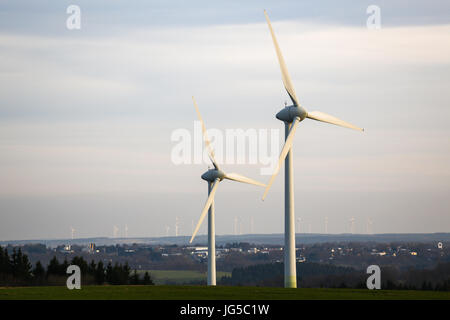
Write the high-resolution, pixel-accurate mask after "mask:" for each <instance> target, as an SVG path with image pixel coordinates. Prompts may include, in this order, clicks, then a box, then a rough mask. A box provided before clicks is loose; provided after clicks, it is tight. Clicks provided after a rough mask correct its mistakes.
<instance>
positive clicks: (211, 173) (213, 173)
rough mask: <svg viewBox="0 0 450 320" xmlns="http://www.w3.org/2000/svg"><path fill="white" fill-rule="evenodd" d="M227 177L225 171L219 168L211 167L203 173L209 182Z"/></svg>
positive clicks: (204, 178) (203, 177)
mask: <svg viewBox="0 0 450 320" xmlns="http://www.w3.org/2000/svg"><path fill="white" fill-rule="evenodd" d="M224 178H225V172H223V171H222V170H217V169H209V170H208V171H206V172H205V173H204V174H202V179H203V180H206V181H208V182H211V183H212V182H214V181H215V180H216V179H219V180H220V181H222V180H223V179H224Z"/></svg>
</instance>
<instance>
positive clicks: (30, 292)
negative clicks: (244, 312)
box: [0, 286, 450, 300]
mask: <svg viewBox="0 0 450 320" xmlns="http://www.w3.org/2000/svg"><path fill="white" fill-rule="evenodd" d="M4 299H27V300H28V299H45V300H59V299H63V300H72V299H87V300H105V299H115V300H126V299H133V300H142V299H150V300H215V299H224V300H258V299H260V300H299V299H314V300H316V299H319V300H335V299H343V300H373V299H376V300H379V299H383V300H384V299H386V300H400V299H401V300H403V299H408V300H409V299H445V300H450V292H435V291H400V290H368V289H358V290H356V289H305V288H300V289H284V288H259V287H206V286H84V287H82V288H81V290H68V289H67V288H66V287H21V288H17V287H16V288H5V287H2V288H0V300H4Z"/></svg>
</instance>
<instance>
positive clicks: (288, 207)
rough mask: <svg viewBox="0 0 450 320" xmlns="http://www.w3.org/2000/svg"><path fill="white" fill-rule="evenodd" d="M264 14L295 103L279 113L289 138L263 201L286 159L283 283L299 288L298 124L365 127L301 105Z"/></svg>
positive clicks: (284, 77) (290, 94)
mask: <svg viewBox="0 0 450 320" xmlns="http://www.w3.org/2000/svg"><path fill="white" fill-rule="evenodd" d="M264 15H265V17H266V20H267V24H268V25H269V30H270V34H271V35H272V40H273V44H274V46H275V51H276V54H277V57H278V62H279V64H280V69H281V74H282V80H283V84H284V87H285V89H286V91H287V93H288V95H289V97H290V98H291V100H292V103H293V105H291V106H285V108H283V109H282V110H281V111H280V112H278V113H277V115H276V117H277V119H279V120H281V121H283V122H284V124H285V137H286V141H285V144H284V146H283V149H282V150H281V153H280V158H279V160H278V164H277V166H276V168H275V171H274V173H273V175H272V177H271V178H270V180H269V183H268V184H267V187H266V190H265V191H264V195H263V200H264V199H265V198H266V196H267V192H268V191H269V189H270V187H271V186H272V183H273V181H274V179H275V177H276V176H277V174H278V172H279V170H280V167H281V164H282V163H283V161H285V173H284V174H285V178H284V179H285V182H284V188H285V191H284V193H285V195H284V197H285V200H284V205H285V226H284V234H285V249H284V253H285V256H284V286H285V287H286V288H296V287H297V275H296V266H295V225H294V224H295V218H294V179H293V169H292V163H293V154H292V143H293V141H294V135H295V131H296V130H297V127H298V124H299V123H300V122H301V121H303V120H304V119H306V118H308V119H313V120H317V121H321V122H326V123H331V124H334V125H337V126H341V127H345V128H350V129H355V130H360V131H364V129H361V128H358V127H356V126H354V125H352V124H350V123H348V122H345V121H343V120H340V119H338V118H336V117H333V116H331V115H328V114H326V113H323V112H320V111H312V112H308V111H306V109H305V108H304V107H302V106H301V105H300V102H299V100H298V98H297V95H296V94H295V90H294V86H293V85H292V81H291V77H290V76H289V73H288V70H287V67H286V63H285V61H284V58H283V55H282V54H281V50H280V47H279V46H278V42H277V39H276V37H275V33H274V31H273V29H272V25H271V23H270V20H269V17H268V15H267V12H266V11H265V10H264Z"/></svg>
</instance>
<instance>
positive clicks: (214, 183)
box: [189, 97, 266, 286]
mask: <svg viewBox="0 0 450 320" xmlns="http://www.w3.org/2000/svg"><path fill="white" fill-rule="evenodd" d="M192 101H193V102H194V107H195V110H196V112H197V117H198V120H199V121H200V122H201V125H202V132H203V140H204V142H205V146H206V149H207V151H208V155H209V159H210V160H211V162H212V164H213V165H214V169H209V170H208V171H206V172H205V173H204V174H202V179H203V180H205V181H207V182H208V199H207V200H206V203H205V206H204V207H203V210H202V213H201V214H200V218H199V220H198V223H197V225H196V227H195V229H194V232H193V233H192V237H191V240H190V241H189V242H190V243H192V241H193V240H194V238H195V235H196V234H197V232H198V229H199V228H200V226H201V224H202V222H203V220H204V219H205V217H206V214H207V213H208V285H210V286H215V285H216V240H215V223H214V195H215V194H216V191H217V187H218V186H219V183H220V182H221V181H222V180H224V179H227V180H233V181H238V182H243V183H247V184H253V185H257V186H261V187H265V186H266V185H265V184H264V183H261V182H258V181H256V180H253V179H250V178H247V177H244V176H242V175H240V174H237V173H225V172H224V171H222V170H221V169H220V167H219V164H218V163H217V161H216V159H215V158H214V151H213V149H212V147H211V142H210V141H209V139H208V136H207V134H206V127H205V124H204V122H203V118H202V116H201V115H200V111H199V109H198V106H197V102H196V101H195V99H194V97H192Z"/></svg>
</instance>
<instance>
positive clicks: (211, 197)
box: [189, 179, 219, 243]
mask: <svg viewBox="0 0 450 320" xmlns="http://www.w3.org/2000/svg"><path fill="white" fill-rule="evenodd" d="M218 185H219V180H218V179H216V181H215V182H214V185H213V187H212V189H211V192H210V193H209V196H208V199H207V200H206V203H205V206H204V207H203V210H202V213H201V214H200V219H198V222H197V225H196V226H195V229H194V233H192V237H191V240H189V243H192V241H193V240H194V238H195V235H196V234H197V232H198V229H200V226H201V225H202V222H203V220H205V217H206V214H207V213H208V210H209V207H211V204H212V203H213V201H214V195H215V194H216V190H217V186H218Z"/></svg>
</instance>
